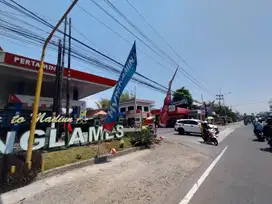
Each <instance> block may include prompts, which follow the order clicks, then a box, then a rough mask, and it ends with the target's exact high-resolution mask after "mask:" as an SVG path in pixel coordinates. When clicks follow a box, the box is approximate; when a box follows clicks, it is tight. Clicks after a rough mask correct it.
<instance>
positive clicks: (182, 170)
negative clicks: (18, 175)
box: [20, 139, 207, 204]
mask: <svg viewBox="0 0 272 204" xmlns="http://www.w3.org/2000/svg"><path fill="white" fill-rule="evenodd" d="M206 159H207V156H205V155H203V154H201V153H199V152H196V151H195V150H193V149H191V148H189V147H187V146H184V145H182V144H181V143H178V142H174V141H171V140H170V139H165V140H164V141H163V142H162V143H161V145H159V146H156V148H155V149H150V150H143V151H139V152H135V153H132V154H129V155H125V156H121V157H118V158H115V159H113V160H112V161H111V162H109V163H106V164H98V165H94V166H89V167H84V168H82V169H77V170H74V171H72V172H68V173H65V174H63V175H60V176H56V177H54V178H49V179H45V180H44V181H43V180H42V181H39V182H43V183H46V184H47V185H50V188H47V189H46V190H45V191H43V192H41V193H39V194H36V195H34V196H30V197H28V198H26V199H25V200H23V201H21V202H20V203H21V204H52V203H57V204H85V203H86V204H143V203H144V204H149V203H161V202H162V201H163V200H164V198H165V197H167V196H169V195H171V193H172V192H173V191H174V190H175V189H176V188H177V187H178V186H180V184H181V182H182V181H183V180H184V179H186V178H187V177H188V176H189V175H190V174H192V173H193V172H194V171H195V170H196V168H198V167H199V166H200V165H201V164H202V162H203V161H205V160H206ZM60 180H61V181H60ZM41 184H42V183H41ZM33 185H34V184H33ZM36 185H38V184H36ZM33 188H34V187H33Z"/></svg>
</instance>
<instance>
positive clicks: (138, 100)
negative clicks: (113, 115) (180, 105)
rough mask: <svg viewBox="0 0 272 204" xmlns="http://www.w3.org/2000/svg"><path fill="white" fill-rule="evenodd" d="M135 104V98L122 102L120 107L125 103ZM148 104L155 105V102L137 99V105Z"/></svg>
mask: <svg viewBox="0 0 272 204" xmlns="http://www.w3.org/2000/svg"><path fill="white" fill-rule="evenodd" d="M132 102H133V103H134V102H135V98H133V99H129V100H126V101H122V102H120V105H121V104H124V103H132ZM137 102H138V103H146V104H154V103H155V101H152V100H145V99H139V98H136V103H137Z"/></svg>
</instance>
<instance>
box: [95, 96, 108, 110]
mask: <svg viewBox="0 0 272 204" xmlns="http://www.w3.org/2000/svg"><path fill="white" fill-rule="evenodd" d="M95 104H96V106H97V108H99V109H107V108H108V107H109V105H110V100H109V99H107V98H100V100H99V101H96V102H95Z"/></svg>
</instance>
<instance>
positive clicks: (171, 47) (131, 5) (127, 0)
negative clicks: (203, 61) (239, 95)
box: [126, 0, 204, 81]
mask: <svg viewBox="0 0 272 204" xmlns="http://www.w3.org/2000/svg"><path fill="white" fill-rule="evenodd" d="M126 2H127V3H128V4H129V5H130V7H131V8H132V9H133V10H134V11H135V12H136V13H137V14H138V15H139V16H140V17H141V18H142V19H143V21H144V22H145V23H146V24H147V25H148V26H149V27H150V28H151V29H152V30H153V31H154V32H155V33H156V34H157V35H158V36H159V37H160V38H161V39H162V40H163V41H164V43H165V44H166V45H167V46H168V47H169V48H170V49H171V50H172V51H173V52H174V53H175V54H176V56H177V57H178V58H179V59H180V60H181V61H182V62H183V63H184V64H186V65H187V67H189V68H190V69H191V70H193V71H196V70H195V69H194V68H193V67H191V66H190V65H189V64H188V63H187V62H186V61H185V60H184V59H183V58H182V57H181V56H180V55H179V54H178V53H177V51H176V50H175V49H174V48H173V46H171V45H170V44H169V43H168V42H167V41H166V40H165V38H164V37H163V36H162V35H161V34H159V32H158V31H157V30H156V29H155V28H154V27H153V26H152V25H151V24H150V23H149V22H148V21H147V20H146V18H145V17H144V16H143V15H142V14H141V13H140V12H139V11H138V10H137V9H136V7H135V6H133V4H132V3H131V2H130V1H129V0H126ZM202 81H204V80H203V79H202Z"/></svg>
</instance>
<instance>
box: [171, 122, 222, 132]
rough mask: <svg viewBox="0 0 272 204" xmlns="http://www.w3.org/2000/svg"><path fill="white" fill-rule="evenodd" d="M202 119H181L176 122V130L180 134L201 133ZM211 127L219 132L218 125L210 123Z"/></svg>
mask: <svg viewBox="0 0 272 204" xmlns="http://www.w3.org/2000/svg"><path fill="white" fill-rule="evenodd" d="M201 122H202V121H201V120H197V119H179V120H177V121H176V124H175V131H177V132H179V134H190V133H193V134H201ZM208 125H209V127H211V128H212V129H214V130H215V131H216V134H218V133H219V130H218V127H217V126H216V125H212V124H208Z"/></svg>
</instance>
